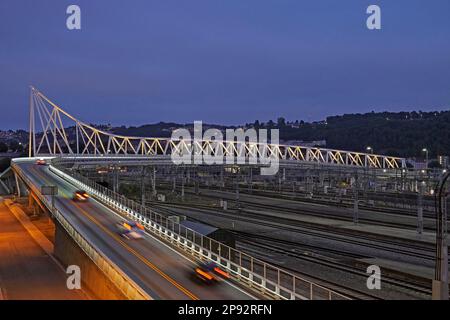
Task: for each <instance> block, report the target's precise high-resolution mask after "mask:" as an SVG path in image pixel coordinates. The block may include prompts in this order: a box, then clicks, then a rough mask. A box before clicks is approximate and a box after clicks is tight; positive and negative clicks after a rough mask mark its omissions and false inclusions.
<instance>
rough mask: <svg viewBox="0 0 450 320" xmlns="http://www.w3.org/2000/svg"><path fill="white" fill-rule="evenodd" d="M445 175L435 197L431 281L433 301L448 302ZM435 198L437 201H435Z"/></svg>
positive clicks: (447, 175) (446, 176)
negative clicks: (432, 271) (434, 239)
mask: <svg viewBox="0 0 450 320" xmlns="http://www.w3.org/2000/svg"><path fill="white" fill-rule="evenodd" d="M449 176H450V173H447V174H446V175H445V176H444V178H443V179H442V180H441V182H440V186H439V188H437V189H438V190H436V193H437V194H436V195H435V210H436V267H435V279H434V280H433V288H432V298H433V300H448V246H447V195H448V194H447V190H446V187H445V183H446V182H447V179H448V178H449ZM436 197H437V199H436Z"/></svg>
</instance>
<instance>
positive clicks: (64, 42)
mask: <svg viewBox="0 0 450 320" xmlns="http://www.w3.org/2000/svg"><path fill="white" fill-rule="evenodd" d="M70 4H77V5H79V6H80V7H81V17H82V29H81V30H75V31H69V30H68V29H67V28H66V18H67V16H68V15H67V14H66V8H67V6H68V5H70ZM370 4H377V5H379V6H380V7H381V10H382V29H381V30H375V31H373V30H372V31H371V30H368V29H367V28H366V18H367V16H368V15H367V14H366V8H367V7H368V6H369V5H370ZM29 85H34V86H35V87H36V88H38V89H39V90H41V91H42V92H43V93H44V94H45V95H47V96H48V97H49V98H50V99H52V100H53V101H54V102H56V103H57V104H59V105H60V106H62V107H63V108H64V109H66V110H67V111H68V112H70V113H72V114H73V115H74V116H76V117H77V118H79V119H80V120H84V121H86V122H90V123H112V124H113V125H122V124H124V125H140V124H145V123H154V122H159V121H174V122H183V123H187V122H192V121H194V120H202V121H204V122H208V123H217V124H242V123H245V122H253V121H254V120H256V119H259V120H260V121H267V120H269V119H274V120H276V119H277V118H278V117H280V116H283V117H285V118H286V119H287V120H297V119H298V120H305V121H313V120H321V119H323V118H325V117H326V116H328V115H337V114H343V113H355V112H358V113H364V112H370V111H372V110H374V111H385V110H388V111H401V110H422V111H431V110H445V109H450V1H448V0H432V1H424V0H394V1H393V0H387V1H379V0H370V1H366V0H345V1H336V0H307V1H303V0H290V1H287V0H190V1H182V0H178V1H174V0H159V1H153V0H130V1H123V0H108V1H106V0H86V1H78V0H71V1H63V0H28V1H25V0H1V1H0V97H1V102H0V110H1V115H0V129H17V128H27V123H28V99H29Z"/></svg>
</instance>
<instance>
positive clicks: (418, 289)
mask: <svg viewBox="0 0 450 320" xmlns="http://www.w3.org/2000/svg"><path fill="white" fill-rule="evenodd" d="M234 234H235V235H236V236H237V240H238V241H240V242H242V243H244V244H245V245H246V246H251V247H256V248H259V250H261V249H262V250H263V252H276V253H279V254H283V255H286V256H289V257H292V258H295V259H299V260H303V261H307V262H310V263H314V264H319V265H321V266H324V267H327V268H330V269H333V270H339V271H342V272H345V273H346V274H351V275H353V276H357V277H359V278H361V281H362V282H363V283H365V281H366V280H367V276H368V275H367V273H366V269H365V268H364V267H363V266H362V264H359V265H358V266H355V265H352V263H351V262H350V261H348V262H343V261H339V260H336V259H330V258H327V257H325V256H322V255H306V254H300V253H298V252H297V251H293V250H292V248H291V247H289V246H286V244H287V243H289V242H286V241H279V240H274V239H267V237H264V236H260V235H254V234H246V233H240V232H234ZM292 244H293V243H290V244H289V245H292ZM294 244H295V243H294ZM344 257H345V258H348V257H349V255H347V254H344ZM271 263H276V261H272V262H271ZM280 267H283V268H284V269H288V270H290V271H292V272H297V273H298V272H299V270H295V269H292V268H289V267H286V266H285V265H283V266H280ZM302 275H306V276H308V277H313V278H314V280H315V281H322V284H323V285H326V286H328V287H330V288H332V289H333V290H337V291H338V292H339V293H342V294H345V295H347V296H349V295H350V296H351V297H352V298H357V299H382V297H380V295H376V294H374V293H369V292H368V291H369V290H367V291H362V290H358V289H355V288H349V287H345V288H344V290H343V289H342V283H337V282H333V281H330V280H326V281H324V280H323V279H318V278H317V277H315V276H314V275H312V274H305V273H304V272H302ZM405 279H408V281H405ZM382 281H383V284H384V285H386V284H389V285H390V286H391V287H395V288H398V289H400V290H401V291H407V292H409V293H411V294H413V295H419V296H420V297H421V298H429V297H431V293H432V292H431V289H430V287H431V280H428V279H424V278H420V277H414V276H412V275H410V274H403V276H398V273H390V272H387V271H386V270H383V278H382ZM339 290H340V291H339Z"/></svg>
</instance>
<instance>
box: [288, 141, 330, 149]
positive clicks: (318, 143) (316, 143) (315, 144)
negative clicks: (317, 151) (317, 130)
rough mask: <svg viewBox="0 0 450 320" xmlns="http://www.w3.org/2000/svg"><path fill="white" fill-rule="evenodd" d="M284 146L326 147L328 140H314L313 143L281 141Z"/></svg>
mask: <svg viewBox="0 0 450 320" xmlns="http://www.w3.org/2000/svg"><path fill="white" fill-rule="evenodd" d="M281 143H282V144H285V145H289V146H302V147H326V145H327V141H326V140H313V141H303V140H285V141H281Z"/></svg>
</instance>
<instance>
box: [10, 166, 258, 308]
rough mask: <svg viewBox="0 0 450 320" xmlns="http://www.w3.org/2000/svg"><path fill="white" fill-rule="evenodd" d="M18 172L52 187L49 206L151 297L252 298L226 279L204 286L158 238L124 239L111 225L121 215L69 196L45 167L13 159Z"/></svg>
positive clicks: (70, 190) (190, 266) (66, 185)
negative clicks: (56, 191) (54, 189)
mask: <svg viewBox="0 0 450 320" xmlns="http://www.w3.org/2000/svg"><path fill="white" fill-rule="evenodd" d="M17 164H18V165H19V166H20V168H21V169H22V170H23V172H24V173H25V174H26V175H27V177H29V178H30V179H31V180H32V181H33V183H34V184H35V185H36V186H37V187H39V188H40V186H42V185H56V186H58V189H59V194H58V196H57V197H56V199H55V206H56V208H57V209H58V210H60V211H61V212H62V213H63V214H64V216H65V218H66V219H68V220H69V221H70V223H71V224H72V225H73V226H76V228H77V230H79V231H81V232H82V233H83V235H85V236H87V238H88V239H89V240H91V241H93V242H94V243H95V244H96V246H97V247H98V248H99V249H100V250H101V251H102V252H103V253H104V254H106V255H107V256H108V257H109V258H110V259H111V260H112V261H113V262H114V263H115V264H116V265H118V266H119V267H120V268H121V269H122V270H123V271H124V272H125V273H126V274H127V275H128V276H129V277H130V278H131V279H133V280H134V281H135V282H136V283H137V284H139V285H140V286H141V287H142V288H143V289H144V290H145V291H146V292H147V293H148V294H149V295H150V296H152V298H154V299H178V300H185V299H192V300H196V299H201V300H203V299H213V300H234V299H252V298H254V297H253V296H251V295H250V294H249V293H247V292H245V291H244V290H242V289H241V288H238V287H237V286H235V285H234V284H232V283H229V282H223V283H221V284H219V285H216V286H209V285H205V284H204V283H202V282H201V281H199V280H198V279H196V278H195V277H194V276H193V270H194V267H195V263H194V262H193V261H190V260H188V259H186V258H185V257H183V256H181V255H180V254H179V253H177V252H176V251H174V250H172V249H171V248H169V247H168V246H166V245H165V244H163V243H162V242H160V241H159V240H157V239H155V238H153V237H152V236H150V235H148V234H146V235H145V239H141V240H127V239H124V238H123V237H121V236H120V235H119V234H118V231H117V226H116V224H117V223H118V222H120V221H122V220H123V219H122V218H121V217H119V216H118V215H117V214H116V213H115V212H113V211H112V210H110V209H109V208H107V207H105V206H104V205H102V204H100V203H99V202H97V201H95V200H94V199H92V198H91V199H89V201H87V202H84V203H80V202H74V201H73V200H72V196H73V192H74V191H75V190H76V188H75V187H74V186H72V185H70V184H69V183H68V182H66V181H64V180H63V179H61V178H59V177H58V176H56V175H55V174H53V173H52V172H50V171H49V168H48V166H39V165H36V164H34V162H18V163H17Z"/></svg>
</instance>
